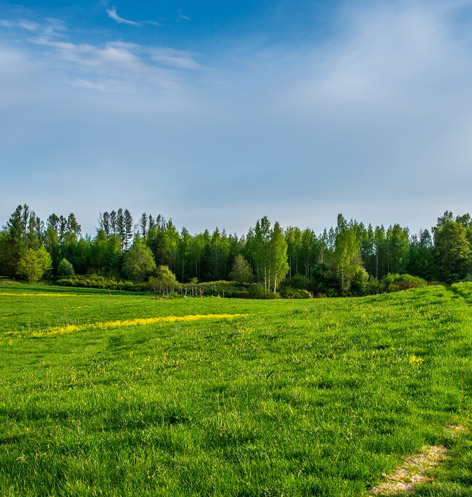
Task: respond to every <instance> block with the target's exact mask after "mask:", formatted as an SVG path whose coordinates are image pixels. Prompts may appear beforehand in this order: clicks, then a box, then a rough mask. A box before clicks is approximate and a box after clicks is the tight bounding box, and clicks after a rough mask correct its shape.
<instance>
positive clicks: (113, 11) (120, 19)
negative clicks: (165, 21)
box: [106, 7, 160, 28]
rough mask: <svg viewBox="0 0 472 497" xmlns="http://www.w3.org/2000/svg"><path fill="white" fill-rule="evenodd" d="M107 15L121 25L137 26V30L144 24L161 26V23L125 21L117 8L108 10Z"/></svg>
mask: <svg viewBox="0 0 472 497" xmlns="http://www.w3.org/2000/svg"><path fill="white" fill-rule="evenodd" d="M106 13H107V14H108V17H110V18H111V19H113V20H114V21H116V22H117V23H119V24H129V25H130V26H136V27H137V28H139V27H141V26H142V25H143V24H150V25H151V26H160V23H158V22H157V21H132V20H130V19H125V18H124V17H120V16H119V15H118V13H117V12H116V8H115V7H112V8H111V9H106Z"/></svg>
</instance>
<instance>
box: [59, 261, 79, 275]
mask: <svg viewBox="0 0 472 497" xmlns="http://www.w3.org/2000/svg"><path fill="white" fill-rule="evenodd" d="M57 275H58V276H59V277H61V278H67V277H68V276H74V275H75V271H74V266H73V265H72V264H71V263H70V262H69V261H68V260H67V259H62V260H61V262H60V263H59V265H58V266H57Z"/></svg>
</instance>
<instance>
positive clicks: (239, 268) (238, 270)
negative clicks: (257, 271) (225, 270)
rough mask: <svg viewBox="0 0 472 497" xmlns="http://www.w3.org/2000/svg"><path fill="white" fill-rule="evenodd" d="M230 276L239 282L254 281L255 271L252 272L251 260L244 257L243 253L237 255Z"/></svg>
mask: <svg viewBox="0 0 472 497" xmlns="http://www.w3.org/2000/svg"><path fill="white" fill-rule="evenodd" d="M229 278H230V279H231V280H233V281H237V282H239V283H251V282H252V281H253V279H254V273H253V272H252V269H251V266H250V265H249V262H248V261H247V260H246V259H245V258H244V256H243V255H241V254H238V255H237V256H236V257H235V259H234V263H233V269H232V270H231V273H230V274H229Z"/></svg>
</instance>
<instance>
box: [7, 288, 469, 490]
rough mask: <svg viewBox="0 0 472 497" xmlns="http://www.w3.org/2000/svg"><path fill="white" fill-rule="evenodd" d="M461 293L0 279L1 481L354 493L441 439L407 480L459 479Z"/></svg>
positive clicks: (464, 458) (464, 310)
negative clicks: (146, 290) (110, 286)
mask: <svg viewBox="0 0 472 497" xmlns="http://www.w3.org/2000/svg"><path fill="white" fill-rule="evenodd" d="M471 304H472V284H459V285H454V286H452V287H450V288H445V287H442V286H435V287H427V288H422V289H418V290H411V291H406V292H400V293H396V294H389V295H386V294H384V295H380V296H372V297H364V298H355V299H342V298H339V299H316V300H309V301H306V300H305V301H287V300H279V301H252V300H236V299H234V300H230V299H218V298H196V299H176V300H170V301H165V300H154V299H151V298H150V296H148V295H135V294H128V295H126V294H122V295H118V294H112V295H109V294H108V293H107V292H101V291H93V290H78V289H66V288H63V287H61V288H59V287H54V286H46V285H26V284H19V283H7V282H3V283H0V391H1V398H0V493H1V495H4V496H65V495H67V496H85V495H87V496H88V495H90V496H95V495H96V496H99V495H106V496H111V495H117V496H131V495H133V496H156V495H165V496H197V495H201V496H204V495H221V496H223V495H224V496H236V495H237V496H282V495H284V496H303V495H320V496H336V497H341V496H362V495H367V494H368V492H369V489H371V488H372V487H373V486H374V485H376V484H378V483H379V482H380V481H382V479H383V476H382V474H383V473H390V472H392V471H393V470H394V469H395V467H397V466H398V465H399V464H400V463H401V461H402V459H403V458H404V457H405V456H407V455H409V454H414V453H416V452H418V451H419V450H420V449H421V447H423V446H424V445H438V444H443V445H445V446H446V447H447V448H449V449H450V450H449V453H450V455H451V456H453V457H450V458H449V459H448V460H447V461H446V462H445V463H444V464H442V466H441V468H440V469H439V470H437V472H438V478H437V480H435V481H434V482H433V483H427V484H425V485H424V486H423V487H421V488H419V489H417V490H416V494H418V495H431V496H432V495H435V496H440V495H441V496H443V495H444V496H445V495H451V496H452V495H472V492H471V487H472V473H471V471H470V469H469V467H470V465H471V463H472V461H471V456H470V454H471V451H470V447H471V443H470V439H469V438H468V435H467V433H468V432H467V431H464V434H463V435H461V436H456V437H453V436H452V435H451V433H450V432H449V431H447V430H445V429H444V427H445V426H447V425H459V424H460V425H462V426H464V427H465V428H468V427H469V426H470V412H471V407H472V397H471V394H472V326H471V324H472V307H471ZM188 316H192V317H191V318H189V317H188ZM173 317H175V318H178V319H174V318H173ZM161 318H166V319H161Z"/></svg>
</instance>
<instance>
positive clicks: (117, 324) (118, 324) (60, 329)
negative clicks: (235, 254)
mask: <svg viewBox="0 0 472 497" xmlns="http://www.w3.org/2000/svg"><path fill="white" fill-rule="evenodd" d="M244 315H245V314H193V315H188V316H161V317H156V318H136V319H125V320H123V321H107V322H104V323H101V322H99V323H87V324H68V325H66V326H54V327H53V328H48V329H46V330H39V331H32V332H31V333H27V336H30V337H42V336H47V335H59V334H62V333H74V332H76V331H85V330H112V329H116V328H123V327H126V326H145V325H149V324H156V323H176V322H188V321H197V320H201V319H233V318H234V317H239V316H244ZM13 333H15V334H16V333H18V332H13Z"/></svg>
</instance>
